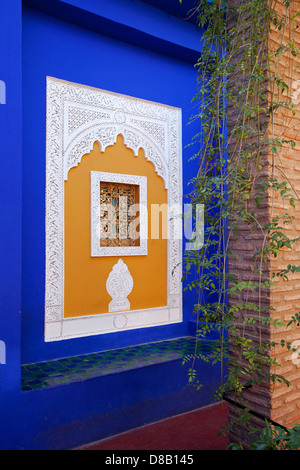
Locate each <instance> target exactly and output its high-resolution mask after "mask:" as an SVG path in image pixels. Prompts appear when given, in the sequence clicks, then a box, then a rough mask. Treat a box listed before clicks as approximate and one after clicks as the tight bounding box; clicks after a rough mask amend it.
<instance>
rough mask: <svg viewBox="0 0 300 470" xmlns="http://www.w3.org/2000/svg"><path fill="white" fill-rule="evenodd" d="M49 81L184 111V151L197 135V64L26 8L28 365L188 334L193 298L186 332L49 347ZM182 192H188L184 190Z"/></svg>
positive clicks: (187, 169) (148, 332) (164, 330)
mask: <svg viewBox="0 0 300 470" xmlns="http://www.w3.org/2000/svg"><path fill="white" fill-rule="evenodd" d="M160 27H162V26H161V25H160ZM156 34H158V32H157V31H156ZM198 34H199V36H200V33H198ZM172 37H173V36H172ZM199 44H200V39H199ZM46 76H53V77H57V78H61V79H64V80H69V81H71V82H77V83H81V84H85V85H90V86H93V87H97V88H101V89H107V90H110V91H114V92H118V93H124V94H127V95H131V96H137V97H140V98H144V99H147V100H151V101H156V102H161V103H165V104H168V105H172V106H177V107H180V108H182V118H183V146H186V145H187V144H188V143H189V142H190V140H191V138H192V136H193V132H195V128H194V129H192V127H190V126H187V122H188V120H189V118H190V117H191V114H192V105H191V99H192V97H193V95H194V93H195V85H196V72H195V69H194V67H193V63H190V62H186V61H183V60H178V59H177V60H176V59H174V58H173V57H170V56H167V55H164V54H158V53H157V52H153V51H151V50H149V49H144V48H140V47H138V46H133V45H132V44H128V43H126V42H125V43H124V42H121V41H120V40H117V39H113V38H111V37H107V36H104V35H102V34H99V33H96V32H95V31H90V30H87V29H85V28H81V27H79V26H75V25H74V24H71V23H69V22H65V21H62V20H59V19H57V18H54V17H53V16H49V15H46V14H44V13H41V12H38V11H36V10H33V9H28V8H24V12H23V290H22V294H23V296H22V361H23V363H28V362H36V361H41V360H45V359H49V358H57V357H64V356H70V355H75V354H82V353H86V352H91V351H97V350H98V351H99V350H103V349H110V348H114V347H115V346H116V345H118V347H120V346H122V345H127V344H137V343H143V342H147V341H153V340H155V339H163V338H167V337H172V336H173V337H174V336H181V335H184V334H186V333H187V331H188V330H187V328H188V323H187V321H188V319H189V318H190V317H191V305H190V302H189V300H190V299H189V298H187V302H188V304H187V305H186V303H184V322H183V323H182V324H177V325H170V326H164V327H156V328H147V329H141V330H133V331H129V332H128V331H127V332H121V333H117V334H116V333H113V334H108V335H100V336H94V337H88V338H84V339H75V340H68V341H62V342H54V343H45V342H44V338H43V335H44V333H43V330H44V288H45V141H46V136H45V129H46V120H45V118H46V96H45V92H46ZM190 154H191V152H190V151H188V150H187V149H185V150H184V158H183V160H184V165H183V174H184V181H185V182H187V181H188V180H189V179H190V178H191V177H192V176H193V175H194V174H195V167H193V165H192V163H188V158H189V156H190ZM185 190H186V191H187V190H188V189H187V187H186V186H185ZM33 227H34V230H33ZM189 297H190V296H189Z"/></svg>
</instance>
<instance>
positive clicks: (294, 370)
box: [228, 0, 300, 448]
mask: <svg viewBox="0 0 300 470" xmlns="http://www.w3.org/2000/svg"><path fill="white" fill-rule="evenodd" d="M231 1H232V2H233V0H231ZM235 1H237V0H234V2H235ZM267 3H269V4H270V2H268V0H266V5H267ZM271 3H272V6H273V7H274V9H275V10H276V12H277V14H278V15H279V17H281V18H287V22H286V24H285V25H283V27H282V28H281V29H280V30H278V29H276V28H274V27H272V28H271V32H270V34H269V36H268V33H267V28H266V36H268V41H267V43H266V45H267V50H265V55H263V56H262V57H261V60H262V63H264V64H266V63H267V62H266V56H267V55H268V56H269V57H270V62H269V64H270V68H269V70H268V72H267V73H268V77H269V79H267V80H266V83H265V86H266V92H267V97H268V100H267V102H266V103H265V104H264V106H265V107H266V108H267V107H268V106H269V105H270V104H271V103H273V104H274V103H275V104H276V103H279V102H282V101H288V102H289V103H293V105H294V111H293V112H292V110H291V109H288V107H279V108H278V109H276V110H275V112H274V114H273V119H272V120H271V121H270V122H269V123H268V126H267V129H266V134H265V136H266V138H269V139H277V138H280V139H285V140H286V141H289V140H293V141H294V142H295V146H294V147H292V146H291V144H290V143H288V142H286V143H283V144H282V147H281V148H280V149H279V150H278V151H277V153H272V152H270V151H268V152H263V153H262V162H261V163H262V167H261V169H260V170H259V171H258V172H257V181H259V179H260V178H262V177H265V176H266V175H267V176H273V175H274V176H275V177H276V178H277V179H278V180H279V181H288V187H289V188H291V191H292V192H293V194H294V195H295V208H294V207H292V206H291V205H290V203H289V201H288V200H287V199H284V198H283V197H282V195H281V194H280V192H277V193H275V192H274V191H273V190H272V189H271V188H270V187H269V189H268V191H267V193H266V194H265V198H264V200H263V202H262V204H261V206H260V207H259V208H257V207H256V205H255V203H254V201H253V200H252V199H250V201H249V209H251V208H252V209H253V210H255V213H256V218H257V224H256V230H255V231H254V232H253V231H252V230H251V229H250V227H249V225H247V224H245V223H241V224H240V231H239V234H238V235H237V236H236V237H231V238H230V240H229V249H230V251H231V252H232V258H230V260H229V272H230V273H231V274H234V275H235V276H236V278H237V279H238V280H239V281H248V280H254V281H255V280H256V281H257V280H261V281H265V280H273V282H274V286H271V287H264V288H263V289H254V290H252V291H249V290H248V291H242V292H241V294H240V297H239V298H237V297H230V298H229V305H230V306H233V305H234V304H235V303H238V302H239V301H240V300H248V301H252V302H254V303H255V304H256V305H257V306H259V308H260V315H269V316H271V317H272V319H273V320H275V319H278V320H279V321H280V322H284V323H287V322H289V321H290V320H291V318H292V316H293V315H295V313H297V312H300V272H295V273H294V274H289V275H288V280H285V279H283V278H281V277H276V276H275V277H273V273H274V274H275V275H276V274H277V273H279V272H280V271H281V270H282V269H285V268H286V267H287V265H295V266H300V241H298V242H295V243H293V244H292V247H291V248H286V247H284V248H281V249H280V251H279V253H278V255H277V256H276V257H269V258H268V260H267V262H265V263H263V265H261V266H260V259H259V258H256V259H255V260H253V254H254V253H255V252H256V251H257V250H258V249H261V248H262V246H263V245H264V243H265V241H266V240H265V232H264V231H263V230H261V228H260V227H263V226H264V224H265V223H266V222H267V221H271V220H272V219H273V218H274V217H276V216H279V217H282V215H283V213H288V214H289V215H290V216H293V217H294V220H293V221H292V223H291V224H286V225H285V226H284V230H283V233H284V234H286V235H287V236H288V237H290V238H292V239H295V238H297V237H300V51H299V54H298V55H296V56H295V55H293V54H292V50H291V49H287V50H283V52H282V53H281V54H279V55H276V54H275V52H276V51H277V50H278V48H280V47H281V46H287V45H288V44H289V43H290V42H291V40H292V38H293V40H292V42H293V44H294V45H295V47H296V48H299V50H300V17H299V16H298V17H296V18H294V19H293V15H295V14H296V13H300V2H299V1H298V0H296V1H294V2H291V4H290V6H289V7H288V8H287V7H286V5H285V4H284V1H283V0H278V1H272V2H271ZM234 24H235V23H234V18H230V19H229V22H228V27H229V28H230V27H232V26H233V25H234ZM245 34H246V33H245ZM273 73H277V74H278V76H280V77H282V79H283V80H284V81H285V82H286V84H287V85H288V89H286V88H284V87H281V86H280V87H278V86H277V85H276V86H274V87H273V86H272V80H271V77H272V74H273ZM229 86H230V82H229ZM282 89H284V91H283V93H282ZM298 91H299V93H298ZM237 113H238V110H237V108H233V107H232V108H229V111H228V120H229V123H228V125H229V156H231V155H233V154H234V152H235V149H236V145H237V140H236V139H235V137H234V136H231V129H232V127H233V125H234V123H235V122H236V121H235V119H236V118H237ZM262 114H263V113H262ZM281 225H282V224H281ZM257 267H260V268H261V273H260V274H258V273H257V272H256V271H255V268H257ZM244 315H248V316H249V315H253V316H256V318H259V314H258V313H257V312H249V311H247V312H241V313H238V314H236V318H235V321H236V325H237V326H239V328H240V331H241V333H242V334H244V336H246V337H248V338H251V339H252V340H253V341H254V343H255V344H259V342H260V341H263V340H265V339H266V340H270V341H275V342H277V343H280V342H281V340H285V342H289V343H290V344H291V345H294V347H295V345H296V344H297V343H294V342H295V341H299V345H298V349H299V351H300V325H299V326H298V325H297V324H293V325H291V326H289V327H287V326H276V327H274V326H266V325H264V326H261V325H259V324H256V325H248V326H247V327H245V325H243V319H244ZM230 348H231V350H230V352H231V354H232V355H233V356H236V355H238V351H235V350H234V347H233V346H232V343H231V346H230ZM269 354H270V356H271V357H274V358H275V357H276V363H277V364H278V365H274V366H272V367H271V369H269V368H268V367H266V372H267V373H268V374H269V375H271V374H273V373H275V374H279V375H281V376H283V377H284V378H285V379H286V380H287V381H288V382H289V384H290V385H289V386H287V384H286V383H285V382H278V381H277V382H276V383H275V384H272V383H271V380H269V381H268V380H263V381H262V383H261V384H260V385H258V386H254V387H252V388H251V389H248V390H247V391H245V392H244V394H243V398H244V399H246V400H247V403H248V406H249V408H251V409H252V410H254V411H257V412H259V413H261V414H262V415H264V416H266V417H269V418H271V419H272V420H274V421H276V422H278V423H279V424H282V425H284V426H286V427H292V426H294V425H296V424H300V356H299V360H297V357H296V355H295V354H294V353H293V351H292V350H291V349H289V348H288V347H286V346H285V347H282V346H281V345H279V346H277V347H275V348H272V349H270V351H269ZM229 415H230V420H231V422H232V423H233V424H235V431H234V432H233V433H232V435H231V440H232V441H233V442H236V441H237V440H239V439H242V441H243V442H244V445H245V447H246V448H247V447H249V442H250V441H251V439H253V436H249V433H248V432H247V428H245V426H243V425H241V424H240V423H239V421H238V419H237V416H238V410H237V409H236V408H234V407H232V406H230V414H229ZM254 421H255V423H254V424H255V427H263V426H264V422H263V421H262V420H258V419H257V418H254Z"/></svg>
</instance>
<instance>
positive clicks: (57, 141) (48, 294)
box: [45, 77, 182, 341]
mask: <svg viewBox="0 0 300 470" xmlns="http://www.w3.org/2000/svg"><path fill="white" fill-rule="evenodd" d="M119 134H122V136H123V138H124V142H125V145H126V146H127V147H129V148H131V149H132V150H133V152H134V154H135V155H137V154H138V151H139V149H140V148H143V150H144V153H145V157H146V158H147V159H148V160H149V161H151V162H152V163H153V165H154V167H155V170H156V172H157V173H158V175H159V176H161V178H163V180H164V183H165V187H166V189H167V190H168V204H169V206H174V205H177V204H179V205H181V203H182V179H181V158H182V156H181V110H180V109H179V108H174V107H171V106H166V105H163V104H159V103H153V102H150V101H146V100H142V99H137V98H133V97H129V96H125V95H120V94H117V93H111V92H108V91H104V90H100V89H96V88H91V87H88V86H84V85H79V84H76V83H70V82H66V81H64V80H59V79H56V78H51V77H48V78H47V142H46V147H47V149H46V291H45V340H46V341H57V340H62V339H67V338H75V337H79V336H87V335H95V334H101V333H106V332H113V331H117V330H118V329H119V328H120V327H119V326H117V325H119V324H120V322H118V321H116V315H118V314H116V315H115V316H114V318H112V317H111V316H110V314H109V313H108V315H106V314H102V315H92V316H87V317H80V318H78V317H77V318H76V317H74V318H64V181H65V180H66V179H67V178H68V171H69V170H70V169H71V168H73V167H75V166H76V165H78V163H79V162H80V161H81V158H82V156H83V155H84V154H86V153H89V152H90V151H91V150H92V147H93V144H94V142H96V141H97V142H99V145H100V148H101V150H102V151H104V150H105V148H106V147H107V146H109V145H113V144H114V143H115V142H116V139H117V136H118V135H119ZM170 224H171V225H172V222H171V223H170ZM171 232H172V227H171ZM181 242H182V241H181V239H174V240H169V243H168V273H167V282H168V305H167V306H165V307H162V308H160V309H148V310H139V311H129V312H128V313H126V322H125V324H124V325H125V326H124V328H126V329H132V328H139V327H145V326H153V325H159V324H166V323H171V322H176V321H181V269H180V263H181ZM150 310H151V312H150ZM121 323H122V325H123V323H124V322H121Z"/></svg>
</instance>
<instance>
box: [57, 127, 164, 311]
mask: <svg viewBox="0 0 300 470" xmlns="http://www.w3.org/2000/svg"><path fill="white" fill-rule="evenodd" d="M91 171H101V172H108V173H119V174H126V175H140V176H146V177H147V205H148V214H149V217H150V215H151V205H152V204H167V191H166V189H165V187H164V181H163V180H162V178H161V177H159V176H158V175H157V173H156V172H155V169H154V166H153V164H152V163H151V162H149V161H147V159H146V158H145V156H144V152H143V150H142V149H140V151H139V153H138V156H134V153H133V151H132V150H131V149H129V148H127V147H126V146H125V145H124V141H123V138H122V136H118V138H117V142H116V143H115V144H114V145H112V146H110V147H107V148H106V150H105V151H104V152H101V150H100V147H99V144H98V143H95V144H94V147H93V150H92V151H91V152H90V153H89V154H87V155H84V156H83V158H82V160H81V162H80V163H79V165H78V166H77V167H74V168H72V169H71V170H70V171H69V174H68V179H67V181H65V183H64V184H65V239H64V244H65V246H64V253H65V267H64V269H65V271H64V274H65V282H64V289H65V291H64V316H65V317H76V316H86V315H95V314H101V313H108V304H109V302H110V301H111V297H110V296H109V294H108V292H107V290H106V280H107V278H108V276H109V273H110V272H111V270H112V268H113V266H114V265H115V264H116V263H117V262H118V260H119V257H113V256H112V257H110V256H108V257H91V256H90V253H91V248H90V240H91V232H90V227H91V221H90V217H91V214H90V172H91ZM164 217H165V216H164ZM164 222H165V221H164ZM161 223H162V224H163V221H161ZM148 227H149V237H148V254H147V255H146V256H123V257H122V259H123V261H124V262H125V263H126V264H127V266H128V269H129V271H130V273H131V276H132V277H133V281H134V285H133V289H132V292H131V294H130V295H129V296H128V300H129V302H130V310H140V309H148V308H155V307H163V306H166V305H167V240H166V239H165V238H162V237H160V238H158V239H151V238H150V235H151V228H150V227H151V223H150V220H148Z"/></svg>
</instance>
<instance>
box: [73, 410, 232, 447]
mask: <svg viewBox="0 0 300 470" xmlns="http://www.w3.org/2000/svg"><path fill="white" fill-rule="evenodd" d="M227 416H228V406H227V404H226V403H225V402H222V403H217V404H214V405H210V406H207V407H204V408H200V409H198V410H196V411H191V412H189V413H184V414H182V415H179V416H175V417H172V418H168V419H165V420H163V421H159V422H158V423H154V424H150V425H147V426H144V427H141V428H138V429H134V430H132V431H128V432H126V433H123V434H119V435H118V436H114V437H111V438H109V439H104V440H102V441H99V442H94V443H91V444H89V445H86V446H83V447H80V448H78V449H76V450H114V451H116V450H152V451H155V450H167V451H168V450H169V451H171V450H185V451H186V450H226V447H227V445H228V439H227V437H224V436H222V435H221V436H217V434H218V433H219V431H220V428H221V426H224V425H225V423H226V419H227Z"/></svg>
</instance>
